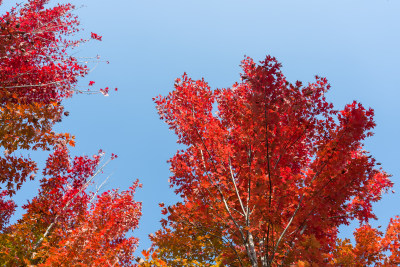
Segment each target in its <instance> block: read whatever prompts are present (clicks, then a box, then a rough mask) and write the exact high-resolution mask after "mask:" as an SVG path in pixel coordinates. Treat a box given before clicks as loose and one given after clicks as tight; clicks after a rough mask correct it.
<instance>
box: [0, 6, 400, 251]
mask: <svg viewBox="0 0 400 267" xmlns="http://www.w3.org/2000/svg"><path fill="white" fill-rule="evenodd" d="M11 2H13V1H10V0H4V5H3V6H1V7H0V11H1V12H4V11H5V10H6V7H7V6H9V5H10V3H11ZM52 2H53V3H54V2H56V1H52ZM72 2H73V3H74V4H75V5H76V6H77V7H79V6H81V5H82V4H84V5H85V7H83V8H80V9H78V10H77V14H78V15H79V16H80V20H81V22H82V24H81V26H82V28H84V29H85V32H84V33H83V34H86V36H89V35H90V32H96V33H98V34H99V35H102V36H103V41H102V42H95V41H94V42H91V43H90V44H88V45H85V46H82V47H80V48H78V49H77V50H76V51H77V52H78V54H77V55H78V56H82V57H84V56H96V55H97V54H99V55H101V56H102V58H103V59H105V60H109V61H110V64H108V65H107V64H100V65H99V66H98V67H97V68H96V69H95V70H94V71H93V72H92V73H91V74H90V75H89V77H88V79H86V80H84V81H82V83H81V84H82V85H86V84H87V82H88V81H89V80H94V81H96V85H98V86H101V87H105V86H110V87H111V88H114V87H118V89H119V90H118V92H117V93H112V94H110V96H109V97H103V96H100V95H99V96H85V95H76V96H74V97H73V98H72V99H71V100H69V101H67V102H66V105H65V106H66V109H67V110H69V111H70V116H69V117H67V118H65V119H64V120H63V122H62V123H61V124H60V125H59V126H58V129H59V130H60V131H68V132H70V133H73V134H74V135H75V136H76V141H77V146H76V148H74V149H72V153H73V154H76V155H78V154H89V155H91V154H94V153H96V152H97V151H98V149H99V148H102V149H103V150H105V151H106V152H108V153H115V154H117V155H118V156H119V158H118V160H115V161H113V162H112V163H111V164H110V165H109V166H108V167H107V169H106V170H105V174H112V177H111V178H110V180H109V182H108V184H107V186H106V189H111V188H116V187H119V188H121V189H126V188H128V187H129V186H130V185H131V184H132V182H133V181H134V179H136V178H139V179H140V181H141V182H142V183H143V189H141V190H139V192H138V193H137V195H136V199H137V200H139V201H142V202H143V217H142V219H141V222H140V228H139V230H137V231H136V233H135V236H138V237H139V238H140V239H141V241H140V248H139V250H142V249H146V248H148V247H149V246H150V242H149V241H148V238H147V235H148V234H150V233H152V232H154V231H156V230H157V229H158V228H159V220H160V219H161V214H160V208H159V207H158V203H159V202H165V203H166V204H168V203H173V202H174V201H176V200H177V198H176V197H174V194H173V190H172V189H170V188H169V185H168V177H169V175H170V173H169V166H168V165H167V163H166V161H167V160H168V159H169V158H170V157H172V155H173V154H174V153H175V152H176V150H177V149H178V146H177V145H176V143H175V142H176V137H175V136H174V134H173V133H172V132H170V131H169V130H168V127H167V126H166V125H165V124H164V123H163V122H162V121H160V120H159V118H158V115H157V113H156V109H155V106H154V104H153V102H152V97H154V96H156V95H158V94H162V95H165V94H167V93H168V92H169V91H171V90H172V89H173V84H174V80H175V78H177V77H179V76H180V75H182V74H183V72H187V73H188V75H189V76H190V77H192V78H195V79H198V78H201V77H204V78H205V80H206V81H208V82H209V84H210V85H211V86H212V87H213V88H216V87H229V86H231V85H232V84H233V83H234V82H235V81H239V72H240V68H239V64H240V61H241V60H242V59H243V57H244V55H247V56H250V57H252V58H254V59H255V60H257V61H259V60H262V59H264V57H265V55H267V54H270V55H272V56H275V57H276V58H277V59H278V60H279V61H280V62H281V63H282V64H283V72H284V74H285V75H286V77H287V78H288V79H289V81H291V82H294V81H296V80H300V81H303V82H309V81H312V80H313V77H314V75H316V74H318V75H320V76H325V77H327V78H328V80H329V81H330V83H331V85H332V89H331V91H330V93H329V94H328V95H327V98H328V100H330V101H332V102H333V103H334V105H335V107H337V108H342V107H343V106H344V105H345V104H346V103H351V102H352V101H353V100H358V101H360V102H361V103H363V104H364V105H365V106H367V107H373V108H374V109H375V112H376V117H375V120H376V123H377V127H376V129H375V133H376V134H375V136H373V137H372V138H370V139H368V140H367V142H366V144H367V145H366V149H367V150H369V151H371V153H372V154H373V155H374V156H375V157H376V158H377V160H378V161H379V162H381V163H382V167H383V168H384V169H385V170H386V171H387V172H388V173H390V174H393V181H394V182H395V184H396V185H395V190H397V191H398V192H399V193H400V186H399V184H400V183H399V177H400V170H399V165H400V163H399V159H400V158H399V151H400V143H399V137H400V136H399V133H400V124H399V122H400V119H399V114H400V105H399V99H400V90H399V89H400V88H399V84H400V68H399V62H400V1H398V0H374V1H372V0H336V1H325V0H315V1H314V0H313V1H311V0H292V1H289V0H279V1H278V0H275V1H267V0H229V1H228V0H212V1H209V0H202V1H194V0H179V1H178V0H168V1H166V0H157V1H156V0H144V1H143V0H142V1H136V0H113V1H99V0H74V1H72ZM38 156H39V157H40V155H39V154H38ZM99 181H100V182H101V180H99ZM36 186H37V182H31V183H27V185H26V186H24V187H23V189H22V190H21V191H20V192H19V193H18V196H17V197H18V201H19V203H23V202H24V201H25V200H26V199H28V198H31V197H32V196H33V195H34V194H35V193H36V190H37V187H36ZM399 204H400V194H398V193H396V194H389V195H385V196H384V198H383V200H382V201H381V202H380V203H379V204H377V205H375V211H376V214H377V215H378V217H379V218H380V220H379V221H378V222H377V223H373V225H375V226H376V225H382V226H383V227H386V226H387V223H388V221H389V218H390V217H392V216H395V215H400V209H399ZM342 236H347V237H351V232H350V230H349V229H348V228H343V229H342Z"/></svg>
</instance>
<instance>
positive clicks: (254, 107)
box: [152, 56, 400, 266]
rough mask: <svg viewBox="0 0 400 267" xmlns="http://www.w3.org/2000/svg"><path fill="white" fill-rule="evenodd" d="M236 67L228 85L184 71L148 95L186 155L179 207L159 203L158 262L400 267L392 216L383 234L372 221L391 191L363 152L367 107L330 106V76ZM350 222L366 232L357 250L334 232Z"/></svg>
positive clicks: (274, 66)
mask: <svg viewBox="0 0 400 267" xmlns="http://www.w3.org/2000/svg"><path fill="white" fill-rule="evenodd" d="M242 68H243V74H242V75H241V78H242V81H241V82H240V83H235V84H234V85H233V86H232V87H231V88H227V89H217V90H211V88H210V87H209V86H208V84H207V83H206V82H205V81H204V80H197V81H195V80H192V79H190V78H189V77H187V75H186V74H185V75H183V77H182V78H181V79H177V80H176V83H175V89H174V90H173V91H172V92H171V93H170V94H169V95H167V96H166V97H163V96H159V97H157V98H155V103H156V104H157V109H158V113H159V114H160V117H161V119H162V120H164V121H165V122H166V123H167V124H168V125H169V126H170V129H172V130H174V131H175V133H176V134H177V136H178V143H180V144H183V145H186V147H187V148H186V149H184V150H180V151H178V152H177V153H176V155H175V156H174V157H173V158H171V159H170V160H169V162H170V164H171V171H172V176H171V186H174V187H175V192H176V194H178V195H179V196H181V197H182V202H179V203H177V204H176V205H173V206H170V207H164V209H163V214H165V215H167V214H168V217H167V219H163V220H162V227H163V228H162V229H161V230H159V231H158V232H157V233H156V235H155V236H154V237H152V240H153V242H154V244H155V248H158V249H157V250H156V253H155V255H154V256H155V257H158V258H159V260H161V261H160V262H162V261H164V263H165V264H166V265H168V266H211V265H214V264H217V265H218V264H224V265H227V266H288V265H290V264H294V263H299V264H313V265H315V266H328V265H336V266H337V265H341V266H343V264H345V266H365V264H367V263H368V264H370V263H371V262H373V263H375V264H376V265H377V266H381V265H382V264H383V265H385V266H395V265H396V264H398V263H399V262H400V259H399V246H398V244H399V243H398V240H399V232H398V228H399V220H398V219H394V220H392V221H391V223H390V225H389V228H388V230H387V233H386V235H385V237H384V238H381V236H382V233H380V232H378V231H377V230H375V229H371V227H370V226H369V225H368V221H369V220H370V219H373V218H375V215H374V213H373V212H372V203H374V202H376V201H378V200H379V199H380V198H381V195H382V193H383V192H386V191H387V190H388V189H389V188H391V187H392V185H393V184H392V182H391V181H390V180H389V175H387V174H386V173H385V172H384V171H383V170H382V169H381V168H379V167H377V165H379V164H378V163H377V162H376V160H375V159H374V158H373V157H372V155H369V153H368V152H367V151H365V150H364V149H363V140H364V139H365V138H366V137H368V136H371V135H372V132H371V130H372V128H373V127H374V126H375V123H374V121H373V115H374V112H373V110H372V109H365V108H364V107H363V106H362V105H361V104H360V103H357V102H353V103H351V104H349V105H346V106H345V107H344V109H342V110H335V109H334V108H333V105H332V104H331V103H329V102H327V101H326V98H325V94H326V92H327V91H328V90H329V87H330V86H329V84H328V82H327V80H326V79H325V78H321V77H316V81H315V82H313V83H310V84H307V85H303V84H302V83H301V82H296V83H295V84H291V83H289V82H288V81H287V80H286V78H285V76H284V75H283V73H282V72H281V70H280V68H281V65H280V64H279V63H278V62H277V61H276V59H275V58H273V57H270V56H267V57H266V59H265V60H264V61H262V62H261V63H260V64H259V65H257V64H256V63H255V62H254V61H253V60H252V59H251V58H246V59H245V60H244V61H243V62H242ZM354 219H357V220H359V221H360V223H361V225H362V226H361V227H360V228H359V229H358V230H357V232H356V233H355V235H356V241H357V244H356V246H355V247H352V246H351V245H350V243H349V241H348V240H346V241H341V240H338V236H337V235H338V227H339V226H340V225H343V224H349V222H350V221H351V220H354ZM378 237H379V238H378ZM371 240H374V242H371ZM182 244H185V245H182ZM385 251H390V252H391V253H389V254H387V253H384V252H385Z"/></svg>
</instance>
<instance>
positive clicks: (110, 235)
mask: <svg viewBox="0 0 400 267" xmlns="http://www.w3.org/2000/svg"><path fill="white" fill-rule="evenodd" d="M48 2H49V1H47V0H29V1H27V2H26V3H25V4H23V5H18V7H17V8H13V9H12V10H10V11H9V12H7V13H5V14H4V15H2V16H0V148H1V152H2V153H3V154H4V156H1V157H0V183H1V188H5V189H4V190H2V191H1V192H0V262H1V263H2V265H7V266H27V265H29V266H32V265H35V266H36V265H38V266H56V265H57V266H59V265H60V266H76V265H79V266H83V265H85V266H103V265H110V266H132V265H133V260H134V259H133V251H134V250H135V249H136V247H137V243H138V240H137V238H135V237H129V236H130V234H129V235H128V233H129V232H130V231H132V230H134V229H136V228H137V226H138V220H139V218H140V216H141V203H140V202H137V201H135V200H134V193H135V190H136V188H137V187H140V184H139V183H138V182H137V181H136V182H134V183H133V185H132V186H131V187H130V188H129V189H128V190H126V191H122V192H120V191H118V190H110V191H107V192H103V193H101V192H100V193H99V196H97V193H98V192H97V191H96V192H91V191H90V185H91V184H93V181H94V180H93V179H94V177H96V176H97V175H98V174H99V173H101V171H102V169H103V166H99V161H100V156H101V155H100V154H98V155H95V156H94V157H93V158H89V157H86V156H85V157H75V158H71V157H70V156H69V153H68V148H67V147H68V145H71V146H73V145H74V141H73V139H74V137H73V136H72V135H70V134H69V133H62V134H60V133H55V132H54V131H53V126H54V125H55V123H57V122H60V121H61V119H62V116H68V114H69V113H68V112H67V111H65V112H64V107H63V106H62V101H63V100H64V99H66V98H68V97H71V96H72V95H73V93H74V92H78V93H84V92H83V91H81V90H79V89H77V88H78V87H77V82H78V79H79V78H81V77H84V76H86V75H87V74H88V72H89V67H88V66H87V65H86V63H85V62H82V61H80V60H79V59H78V58H76V57H74V56H73V55H72V54H71V49H73V48H74V47H76V46H78V45H80V44H81V43H84V42H86V41H88V40H83V39H80V40H73V38H72V36H73V35H74V34H75V33H76V32H77V31H78V30H79V28H78V25H79V21H78V20H77V17H76V16H75V15H73V14H72V11H73V10H74V6H73V5H71V4H58V5H55V6H53V7H47V6H46V4H47V3H48ZM0 4H1V1H0ZM91 38H92V39H95V40H101V38H102V37H101V36H99V35H97V34H95V33H91ZM93 84H94V82H93V81H90V82H89V86H92V85H93ZM108 90H109V89H108V87H107V88H105V89H100V91H98V93H102V94H105V95H106V94H107V93H108ZM85 92H86V93H87V92H89V93H96V91H85ZM37 149H42V150H49V151H50V150H53V153H52V154H50V156H49V157H48V159H47V164H46V167H45V169H44V171H43V178H42V179H41V180H40V189H39V193H38V195H37V196H36V197H35V198H34V199H32V200H31V201H30V202H29V203H28V204H27V205H25V206H24V207H23V208H24V209H25V211H26V212H25V214H24V215H23V217H22V219H20V220H18V221H17V222H15V223H13V224H11V225H8V223H9V221H10V218H11V216H12V215H13V213H14V211H15V207H16V205H15V203H14V202H13V201H12V199H10V197H12V196H13V195H14V194H15V192H16V190H18V189H19V188H20V187H21V186H22V184H23V183H24V182H25V181H26V179H27V178H28V177H30V178H31V179H33V178H34V175H33V173H36V172H37V170H38V169H37V166H36V162H35V161H34V160H32V159H31V158H24V157H23V156H17V155H15V152H16V151H20V150H37ZM115 158H116V155H114V154H112V155H111V159H115ZM98 190H100V189H98Z"/></svg>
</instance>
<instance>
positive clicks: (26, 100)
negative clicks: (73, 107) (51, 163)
mask: <svg viewBox="0 0 400 267" xmlns="http://www.w3.org/2000/svg"><path fill="white" fill-rule="evenodd" d="M47 3H48V1H47V0H30V1H28V2H27V3H25V4H24V5H19V6H18V8H12V9H11V10H10V11H9V12H6V13H5V14H4V15H2V16H0V59H1V60H0V89H1V90H0V146H1V148H3V149H4V156H2V157H0V162H1V166H2V168H1V169H0V182H1V183H3V184H4V185H5V188H6V189H7V192H8V193H9V194H10V195H12V194H14V193H15V190H17V189H19V188H20V186H21V185H22V183H23V182H24V181H25V180H26V179H27V178H28V177H29V175H31V174H32V173H34V172H36V171H37V168H36V164H35V162H34V161H33V160H32V159H30V158H23V157H16V156H13V154H12V153H13V152H14V151H16V150H21V149H22V150H29V149H33V150H37V149H43V150H48V149H50V148H54V146H57V145H59V144H60V143H61V144H64V143H68V144H70V145H73V136H71V135H69V134H68V133H65V134H61V133H55V132H54V131H53V130H52V129H53V126H54V124H55V123H56V122H59V121H61V119H62V116H63V115H65V116H68V112H64V110H63V106H62V105H61V101H62V100H63V99H65V98H68V97H71V96H72V94H73V93H74V92H83V91H81V90H79V89H77V87H76V85H77V81H78V78H79V77H84V76H85V75H87V74H88V71H89V68H88V66H87V64H86V62H82V61H80V60H79V59H78V58H76V57H74V56H72V55H71V53H70V50H71V49H72V48H74V47H76V46H78V45H80V44H81V43H84V42H86V41H87V40H84V39H80V40H73V39H72V38H70V37H71V35H73V34H74V33H76V32H77V31H79V28H78V25H79V21H78V20H77V17H76V16H74V15H73V14H72V11H73V10H74V6H73V5H71V4H63V5H60V4H59V5H56V6H54V7H51V8H46V6H45V4H47ZM92 38H93V39H98V40H100V39H101V37H100V36H98V35H96V34H93V33H92ZM107 90H108V89H107ZM63 112H64V113H63ZM9 173H11V175H9ZM31 178H33V176H31Z"/></svg>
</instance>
